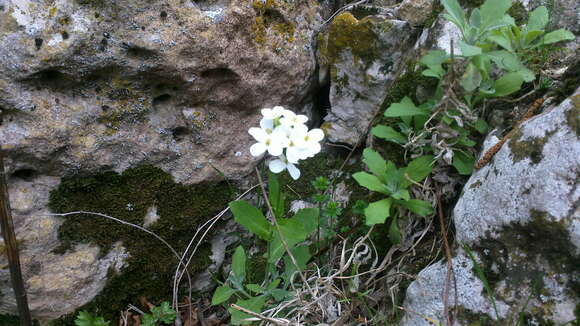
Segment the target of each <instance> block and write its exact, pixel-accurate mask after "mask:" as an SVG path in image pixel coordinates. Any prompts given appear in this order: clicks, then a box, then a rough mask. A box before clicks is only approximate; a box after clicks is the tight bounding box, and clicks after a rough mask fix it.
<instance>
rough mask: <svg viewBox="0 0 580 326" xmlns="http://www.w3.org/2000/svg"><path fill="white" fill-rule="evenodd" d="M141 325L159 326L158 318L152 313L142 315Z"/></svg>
mask: <svg viewBox="0 0 580 326" xmlns="http://www.w3.org/2000/svg"><path fill="white" fill-rule="evenodd" d="M141 326H157V319H155V317H153V315H152V314H143V316H141Z"/></svg>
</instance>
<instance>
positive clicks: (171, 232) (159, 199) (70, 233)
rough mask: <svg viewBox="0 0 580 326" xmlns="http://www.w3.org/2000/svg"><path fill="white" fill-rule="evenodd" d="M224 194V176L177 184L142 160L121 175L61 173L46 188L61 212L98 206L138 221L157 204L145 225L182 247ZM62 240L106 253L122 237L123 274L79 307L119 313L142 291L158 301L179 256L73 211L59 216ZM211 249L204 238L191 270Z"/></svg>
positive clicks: (223, 201)
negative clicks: (126, 255) (125, 252)
mask: <svg viewBox="0 0 580 326" xmlns="http://www.w3.org/2000/svg"><path fill="white" fill-rule="evenodd" d="M229 194H230V192H229V189H228V185H227V183H225V182H221V183H218V184H199V185H183V184H178V183H175V182H174V181H173V179H172V178H171V176H170V175H169V174H167V173H165V172H163V171H162V170H161V169H159V168H156V167H153V166H147V165H146V166H140V167H137V168H131V169H128V170H126V171H125V172H123V173H122V174H117V173H115V172H105V173H101V174H97V175H90V176H81V175H78V176H72V177H66V178H63V180H62V182H61V184H60V186H59V187H58V188H57V189H55V190H54V191H52V192H51V194H50V203H49V206H50V208H51V210H52V211H54V212H58V213H63V212H70V211H79V210H84V211H92V212H100V213H104V214H107V215H110V216H114V217H116V218H120V219H122V220H124V221H127V222H131V223H134V224H138V225H143V222H144V216H145V215H146V213H147V211H148V209H149V208H150V207H153V206H155V207H157V214H158V215H159V216H160V218H159V219H158V220H157V221H156V222H155V223H153V224H152V225H151V226H149V227H148V228H149V229H150V230H151V231H153V232H155V233H156V234H158V235H159V236H161V237H162V238H164V239H165V240H167V241H168V242H169V243H170V244H171V245H172V246H173V247H174V248H175V249H176V250H177V251H178V252H179V251H181V250H183V249H184V248H185V247H186V245H187V243H188V242H189V240H190V239H191V236H192V234H193V232H194V231H195V230H196V228H197V227H198V226H199V225H200V224H201V223H203V222H204V221H206V220H207V219H208V218H209V217H211V216H213V215H215V214H216V213H217V212H219V211H220V210H221V209H223V208H224V207H225V206H226V205H227V202H228V201H229V199H230V195H229ZM59 239H60V241H61V246H60V247H59V248H57V249H56V251H57V252H58V253H63V252H65V251H67V250H70V249H72V248H73V246H74V245H75V244H77V243H91V244H96V245H98V246H100V247H101V253H100V254H101V255H106V254H107V252H108V251H109V250H110V248H111V247H112V245H113V244H114V243H115V242H117V241H121V242H122V243H123V245H124V246H125V247H126V248H127V250H128V252H129V254H130V257H129V258H128V260H127V266H126V267H125V268H124V269H123V270H122V273H120V274H119V275H111V278H110V280H109V282H108V283H107V285H106V287H105V289H104V290H103V291H102V292H101V293H100V294H99V295H98V296H97V297H96V298H95V299H94V300H93V301H92V302H91V303H89V304H87V305H85V306H83V307H81V308H80V309H83V310H88V311H90V312H93V313H95V312H96V313H98V314H99V315H102V316H103V317H105V318H106V319H109V320H117V319H118V316H117V314H118V312H119V311H120V310H123V309H125V308H126V307H127V305H128V304H129V303H133V304H136V303H137V302H139V300H138V298H139V297H141V296H144V297H146V298H147V299H148V300H149V301H150V302H152V303H156V304H158V303H159V302H161V301H164V300H169V299H170V298H171V291H172V286H171V284H172V277H173V273H174V268H175V266H176V264H177V262H176V258H175V257H174V255H173V254H172V253H171V252H170V251H169V250H168V249H167V248H166V247H165V246H164V245H162V244H161V243H159V241H158V240H156V239H155V238H153V237H151V236H149V235H146V234H145V233H143V232H142V231H139V230H137V229H134V228H131V227H128V226H124V225H121V224H119V223H117V222H114V221H110V220H108V219H104V218H100V217H96V216H91V215H71V216H68V217H66V218H65V219H64V222H63V224H62V225H61V227H60V229H59ZM209 254H210V247H209V244H205V245H203V246H202V247H201V251H199V252H198V253H197V254H196V261H194V262H193V263H192V264H191V265H190V266H191V267H190V272H191V273H193V274H195V273H196V272H200V271H201V270H203V269H204V268H205V267H206V266H207V265H208V264H209V257H208V256H209ZM111 272H112V271H111ZM112 273H113V272H112ZM73 319H74V314H71V315H68V316H66V317H64V318H61V319H60V320H58V321H56V322H54V325H72V321H73Z"/></svg>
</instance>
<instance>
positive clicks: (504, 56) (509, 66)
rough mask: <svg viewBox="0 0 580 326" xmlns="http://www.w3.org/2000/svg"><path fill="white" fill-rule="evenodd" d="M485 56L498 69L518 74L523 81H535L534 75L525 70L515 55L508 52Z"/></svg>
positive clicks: (491, 53) (496, 52)
mask: <svg viewBox="0 0 580 326" xmlns="http://www.w3.org/2000/svg"><path fill="white" fill-rule="evenodd" d="M486 55H487V56H489V58H490V59H491V60H492V61H493V62H494V63H495V64H496V65H497V66H498V67H499V68H500V69H503V70H506V71H509V72H517V73H519V74H520V75H521V76H522V78H523V79H524V81H526V82H531V81H533V80H534V79H536V76H535V74H534V73H533V72H532V71H531V70H529V69H528V68H526V66H524V64H523V63H522V62H521V61H520V59H519V58H518V56H517V55H516V54H515V53H511V52H508V51H504V50H501V51H491V52H488V53H486Z"/></svg>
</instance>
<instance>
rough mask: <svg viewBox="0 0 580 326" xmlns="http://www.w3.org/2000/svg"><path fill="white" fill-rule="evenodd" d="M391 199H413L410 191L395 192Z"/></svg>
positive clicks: (399, 190)
mask: <svg viewBox="0 0 580 326" xmlns="http://www.w3.org/2000/svg"><path fill="white" fill-rule="evenodd" d="M391 197H393V198H394V199H402V200H409V199H411V195H410V194H409V190H407V189H398V190H397V191H395V192H393V194H392V195H391Z"/></svg>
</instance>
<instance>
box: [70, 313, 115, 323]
mask: <svg viewBox="0 0 580 326" xmlns="http://www.w3.org/2000/svg"><path fill="white" fill-rule="evenodd" d="M74 323H75V325H76V326H109V323H110V322H108V321H105V319H104V318H103V317H95V316H93V315H91V314H90V313H89V312H87V311H84V310H82V311H79V313H78V315H77V317H76V319H75V321H74Z"/></svg>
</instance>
